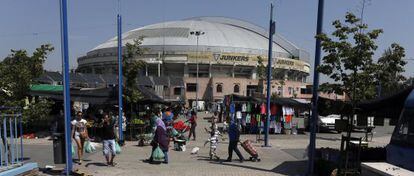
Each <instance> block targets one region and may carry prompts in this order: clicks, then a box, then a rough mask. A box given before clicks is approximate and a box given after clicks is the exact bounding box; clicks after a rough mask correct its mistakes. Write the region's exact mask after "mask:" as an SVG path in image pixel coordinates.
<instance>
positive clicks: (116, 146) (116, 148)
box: [115, 142, 121, 154]
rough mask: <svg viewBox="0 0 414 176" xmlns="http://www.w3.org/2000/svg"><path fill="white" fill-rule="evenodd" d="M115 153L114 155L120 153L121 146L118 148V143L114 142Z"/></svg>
mask: <svg viewBox="0 0 414 176" xmlns="http://www.w3.org/2000/svg"><path fill="white" fill-rule="evenodd" d="M115 153H116V154H120V153H121V146H119V144H118V142H115Z"/></svg>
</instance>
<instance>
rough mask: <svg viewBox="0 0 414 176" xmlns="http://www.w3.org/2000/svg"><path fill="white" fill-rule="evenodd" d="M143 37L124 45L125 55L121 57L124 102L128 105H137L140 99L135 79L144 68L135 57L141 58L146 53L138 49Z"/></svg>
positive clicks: (141, 62) (140, 48)
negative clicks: (123, 78)
mask: <svg viewBox="0 0 414 176" xmlns="http://www.w3.org/2000/svg"><path fill="white" fill-rule="evenodd" d="M142 40H143V37H140V38H139V39H137V40H134V42H133V43H132V44H131V43H127V44H126V53H125V54H124V55H122V65H123V75H124V77H125V88H124V89H125V94H124V97H125V100H126V101H127V102H129V103H137V102H138V101H139V100H140V99H142V95H141V93H140V92H139V91H138V87H137V77H138V74H139V72H140V71H141V70H142V69H143V68H144V67H145V66H146V63H145V62H144V61H142V60H137V59H136V57H137V56H141V55H143V54H144V52H145V51H146V49H145V48H142V47H140V45H141V44H142Z"/></svg>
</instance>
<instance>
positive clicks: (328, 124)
mask: <svg viewBox="0 0 414 176" xmlns="http://www.w3.org/2000/svg"><path fill="white" fill-rule="evenodd" d="M338 119H341V116H340V115H337V114H331V115H328V116H319V118H318V125H317V128H316V129H317V131H318V132H319V131H321V130H328V131H331V130H335V120H338Z"/></svg>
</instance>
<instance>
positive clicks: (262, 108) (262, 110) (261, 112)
mask: <svg viewBox="0 0 414 176" xmlns="http://www.w3.org/2000/svg"><path fill="white" fill-rule="evenodd" d="M260 114H262V115H264V114H266V105H265V104H264V103H262V105H260Z"/></svg>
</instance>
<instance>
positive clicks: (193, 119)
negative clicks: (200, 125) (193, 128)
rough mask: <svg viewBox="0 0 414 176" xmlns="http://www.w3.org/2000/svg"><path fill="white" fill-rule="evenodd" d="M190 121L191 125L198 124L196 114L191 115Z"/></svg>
mask: <svg viewBox="0 0 414 176" xmlns="http://www.w3.org/2000/svg"><path fill="white" fill-rule="evenodd" d="M189 121H190V124H191V125H197V116H196V115H193V116H191V118H190V120H189Z"/></svg>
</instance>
